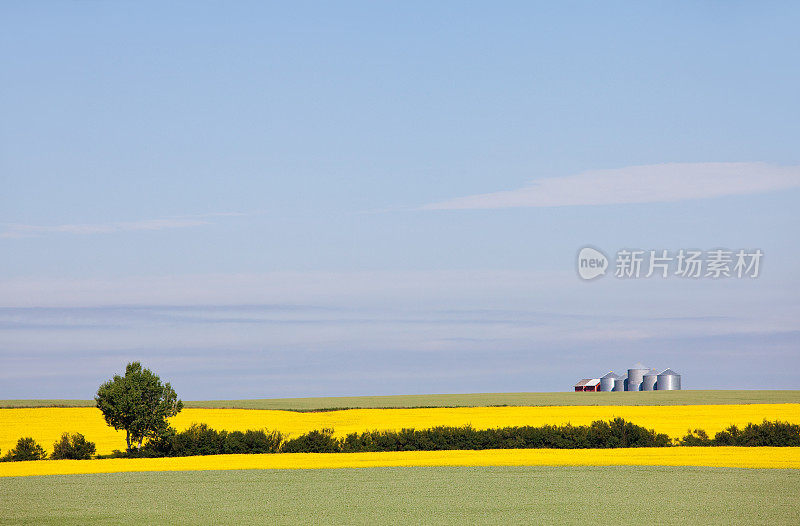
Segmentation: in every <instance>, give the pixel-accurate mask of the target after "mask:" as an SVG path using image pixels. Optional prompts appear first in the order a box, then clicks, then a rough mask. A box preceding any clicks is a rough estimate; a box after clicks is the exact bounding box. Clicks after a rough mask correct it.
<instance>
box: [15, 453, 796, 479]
mask: <svg viewBox="0 0 800 526" xmlns="http://www.w3.org/2000/svg"><path fill="white" fill-rule="evenodd" d="M378 466H713V467H735V468H783V469H800V448H796V447H783V448H779V447H775V448H773V447H738V448H737V447H680V448H630V449H505V450H503V449H490V450H484V451H404V452H384V453H277V454H272V455H214V456H204V457H180V458H137V459H104V460H38V461H32V462H5V463H0V477H15V476H30V475H68V474H79V473H118V472H127V471H205V470H235V469H324V468H327V469H330V468H368V467H378Z"/></svg>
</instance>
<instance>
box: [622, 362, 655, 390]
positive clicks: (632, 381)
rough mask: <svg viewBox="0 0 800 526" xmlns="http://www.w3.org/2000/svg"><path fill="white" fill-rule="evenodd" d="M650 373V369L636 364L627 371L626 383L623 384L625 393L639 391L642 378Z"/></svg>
mask: <svg viewBox="0 0 800 526" xmlns="http://www.w3.org/2000/svg"><path fill="white" fill-rule="evenodd" d="M649 372H650V369H649V368H647V367H645V366H644V365H642V364H641V363H637V364H636V365H634V366H633V367H631V368H630V369H628V382H627V383H626V384H625V390H626V391H641V390H642V377H643V376H644V375H646V374H647V373H649Z"/></svg>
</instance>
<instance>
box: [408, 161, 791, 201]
mask: <svg viewBox="0 0 800 526" xmlns="http://www.w3.org/2000/svg"><path fill="white" fill-rule="evenodd" d="M798 187H800V166H776V165H771V164H766V163H669V164H654V165H643V166H630V167H626V168H617V169H610V170H592V171H588V172H583V173H580V174H577V175H572V176H567V177H552V178H544V179H537V180H535V181H533V182H531V183H530V184H529V185H528V186H525V187H523V188H518V189H516V190H508V191H502V192H492V193H488V194H477V195H470V196H465V197H458V198H455V199H449V200H446V201H441V202H437V203H431V204H427V205H425V206H423V207H421V209H422V210H469V209H498V208H519V207H556V206H589V205H614V204H629V203H664V202H673V201H683V200H688V199H708V198H713V197H722V196H730V195H749V194H757V193H764V192H772V191H776V190H785V189H790V188H798Z"/></svg>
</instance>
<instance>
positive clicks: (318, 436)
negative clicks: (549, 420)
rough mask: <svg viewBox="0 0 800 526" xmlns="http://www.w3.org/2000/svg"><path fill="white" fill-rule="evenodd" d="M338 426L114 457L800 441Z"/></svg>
mask: <svg viewBox="0 0 800 526" xmlns="http://www.w3.org/2000/svg"><path fill="white" fill-rule="evenodd" d="M333 433H334V432H333V429H322V430H314V431H310V432H308V433H305V434H303V435H300V436H298V437H296V438H291V439H288V438H287V437H285V436H284V435H283V434H281V433H280V432H278V431H269V430H248V431H217V430H215V429H212V428H210V427H208V426H207V425H206V424H193V425H192V426H191V427H189V428H188V429H186V430H185V431H181V432H176V431H175V430H174V429H173V428H169V429H167V431H166V433H164V434H162V435H161V436H160V437H158V438H157V439H152V440H149V441H148V442H147V443H146V444H145V446H144V447H143V448H142V449H141V450H133V451H129V452H119V451H115V452H114V453H113V454H111V455H104V456H103V455H99V456H98V457H97V458H109V457H129V458H130V457H185V456H195V455H221V454H248V453H356V452H376V451H441V450H452V449H462V450H463V449H472V450H480V449H538V448H544V449H586V448H626V447H668V446H671V445H677V446H777V447H782V446H789V447H800V425H797V424H790V423H788V422H779V421H775V422H768V421H766V420H764V422H763V423H761V424H747V426H745V427H744V428H743V429H739V428H738V427H737V426H735V425H732V426H730V427H728V428H727V429H725V430H724V431H720V432H719V433H717V434H716V435H714V438H710V437H709V436H708V434H707V433H706V432H705V431H703V430H702V429H695V430H691V431H689V432H688V433H687V434H686V436H684V437H683V438H681V439H678V440H676V441H674V444H673V441H672V440H671V439H670V438H669V437H668V436H667V435H665V434H663V433H656V432H655V431H654V430H652V429H646V428H644V427H642V426H638V425H636V424H633V423H631V422H627V421H625V420H624V419H622V418H615V419H614V420H610V421H607V422H606V421H602V420H598V421H595V422H592V423H591V424H590V425H588V426H573V425H570V424H567V425H563V426H556V425H546V426H541V427H532V426H521V427H504V428H499V429H473V428H472V427H471V426H464V427H445V426H440V427H434V428H430V429H419V430H418V429H401V430H400V431H366V432H363V433H351V434H349V435H347V436H346V437H344V438H336V437H334V436H333ZM94 452H95V444H94V443H93V442H89V441H87V440H86V438H85V437H84V436H83V435H81V434H80V433H75V434H72V435H70V434H68V433H64V434H63V435H62V436H61V439H60V440H59V441H57V442H56V443H55V444H53V454H52V455H50V458H52V459H88V458H91V456H92V455H93V454H94ZM45 458H47V453H46V452H45V451H44V449H43V448H42V447H41V446H40V445H38V444H37V443H36V442H35V441H34V440H33V439H32V438H29V437H26V438H20V439H19V441H18V442H17V446H16V447H15V448H14V449H12V450H11V451H9V452H8V453H6V455H5V456H4V457H2V458H0V461H17V460H41V459H45Z"/></svg>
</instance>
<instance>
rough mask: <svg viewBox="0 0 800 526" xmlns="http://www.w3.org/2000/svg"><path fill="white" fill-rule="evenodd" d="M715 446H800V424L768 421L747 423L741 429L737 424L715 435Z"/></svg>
mask: <svg viewBox="0 0 800 526" xmlns="http://www.w3.org/2000/svg"><path fill="white" fill-rule="evenodd" d="M713 442H714V444H713V445H715V446H772V447H798V446H800V425H797V424H790V423H789V422H780V421H777V420H776V421H775V422H768V421H766V420H764V421H763V422H762V423H761V424H747V426H745V428H744V429H742V430H740V429H739V428H738V427H736V426H735V425H733V426H730V427H728V428H727V429H725V430H724V431H720V432H719V433H717V434H716V435H714V440H713Z"/></svg>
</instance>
